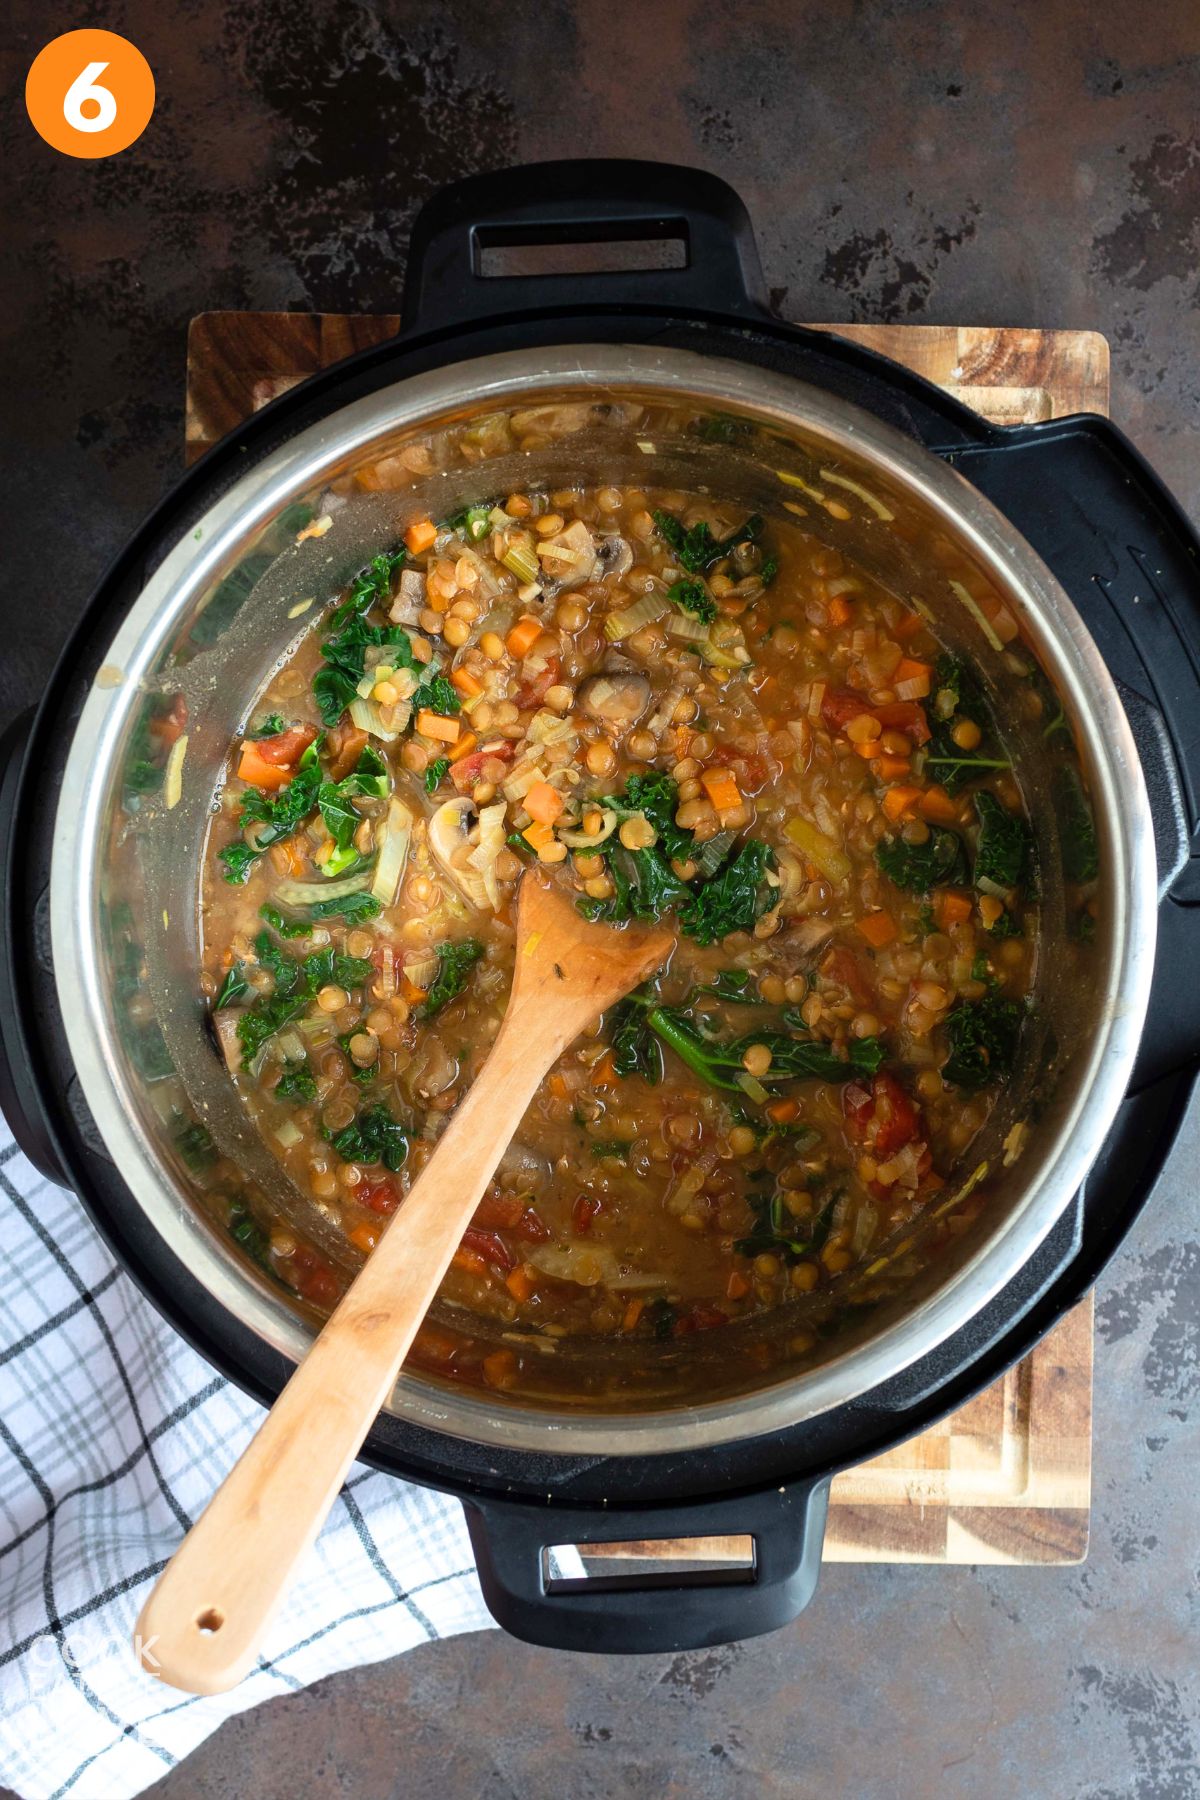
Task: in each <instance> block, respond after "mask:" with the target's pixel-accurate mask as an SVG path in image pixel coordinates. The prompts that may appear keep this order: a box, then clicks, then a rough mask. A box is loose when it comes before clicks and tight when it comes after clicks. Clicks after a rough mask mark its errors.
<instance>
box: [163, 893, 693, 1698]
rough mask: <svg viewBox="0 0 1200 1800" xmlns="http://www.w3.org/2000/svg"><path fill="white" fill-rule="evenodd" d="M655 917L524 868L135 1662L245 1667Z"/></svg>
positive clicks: (171, 1669)
mask: <svg viewBox="0 0 1200 1800" xmlns="http://www.w3.org/2000/svg"><path fill="white" fill-rule="evenodd" d="M674 942H675V938H674V933H673V932H672V931H670V930H669V929H666V928H664V927H662V926H621V927H613V926H606V925H593V924H588V923H587V922H586V921H585V920H584V919H582V918H581V917H580V915H579V913H578V911H577V910H576V908H575V906H574V904H573V903H572V901H571V900H570V899H569V898H568V897H567V895H566V894H564V893H563V892H562V891H561V890H560V889H558V888H556V887H555V886H554V885H553V884H552V882H551V880H550V879H549V877H548V876H547V875H545V874H544V873H543V872H541V871H539V870H531V871H530V872H529V873H528V874H526V875H525V877H524V878H523V880H522V882H521V888H520V892H519V895H518V901H517V940H516V963H515V968H514V973H513V984H512V993H511V995H510V997H509V1002H508V1009H507V1011H506V1012H505V1015H504V1019H503V1022H502V1024H501V1027H500V1031H499V1033H498V1035H497V1037H496V1041H495V1044H494V1045H493V1047H492V1051H491V1054H490V1056H489V1057H488V1059H487V1062H486V1063H485V1064H484V1066H483V1068H482V1070H481V1071H480V1073H479V1075H478V1077H477V1078H476V1080H475V1082H474V1083H473V1085H472V1086H471V1088H470V1090H469V1091H468V1093H467V1095H466V1097H465V1098H464V1099H463V1101H462V1103H461V1104H460V1105H459V1106H458V1107H457V1108H456V1110H455V1112H454V1113H453V1115H452V1117H451V1119H450V1123H449V1124H448V1125H447V1127H446V1129H445V1131H444V1132H443V1134H442V1136H441V1138H440V1140H439V1141H438V1144H437V1147H436V1149H435V1150H434V1152H433V1155H432V1156H431V1157H430V1159H429V1162H428V1163H427V1164H426V1166H425V1168H424V1170H423V1171H422V1173H421V1175H420V1176H419V1177H418V1179H417V1180H416V1181H415V1182H414V1184H413V1186H412V1188H411V1190H410V1191H409V1193H408V1195H407V1196H406V1198H405V1200H404V1204H403V1205H402V1206H401V1207H400V1209H399V1210H398V1212H396V1214H395V1215H394V1216H393V1218H392V1221H391V1223H390V1224H389V1226H388V1228H387V1230H386V1231H385V1233H384V1235H383V1237H382V1238H381V1240H380V1242H379V1244H378V1245H377V1247H376V1249H375V1251H374V1253H373V1254H372V1256H371V1258H370V1260H369V1261H368V1262H367V1263H366V1265H365V1266H364V1268H363V1269H362V1270H361V1271H360V1273H359V1275H358V1277H357V1279H356V1280H355V1281H354V1284H353V1285H352V1286H351V1288H350V1289H349V1290H348V1292H347V1293H346V1294H345V1296H344V1297H343V1299H342V1301H341V1302H340V1304H339V1305H338V1307H337V1310H336V1311H335V1312H334V1313H333V1314H332V1315H331V1316H330V1318H329V1319H328V1321H327V1322H326V1324H325V1327H324V1329H323V1330H322V1332H321V1333H320V1335H319V1337H318V1338H317V1339H316V1341H315V1343H314V1344H313V1346H312V1349H311V1350H310V1351H309V1353H308V1355H307V1356H306V1357H305V1359H304V1361H303V1362H302V1363H301V1364H300V1366H299V1367H298V1368H297V1370H296V1372H295V1374H294V1375H293V1376H292V1378H291V1380H290V1381H289V1382H288V1384H287V1386H286V1387H285V1388H284V1390H283V1392H282V1393H281V1394H280V1396H279V1398H278V1400H276V1402H275V1404H274V1406H273V1407H272V1408H271V1411H270V1412H269V1413H268V1415H267V1417H266V1419H265V1421H264V1423H263V1424H262V1425H261V1426H260V1428H259V1430H258V1432H257V1434H256V1436H255V1437H254V1439H253V1440H252V1442H251V1443H250V1444H249V1445H248V1446H247V1448H246V1449H245V1450H244V1451H243V1453H242V1456H241V1457H240V1459H239V1460H238V1462H237V1463H236V1465H235V1466H234V1468H233V1469H232V1470H231V1471H230V1473H229V1475H228V1476H227V1477H226V1479H225V1481H224V1482H223V1483H222V1485H221V1487H220V1488H219V1489H218V1490H217V1493H216V1494H215V1495H214V1496H213V1499H212V1500H211V1502H210V1503H209V1505H208V1507H207V1509H206V1511H205V1512H204V1513H203V1514H202V1516H201V1517H200V1518H199V1519H198V1520H197V1522H196V1524H195V1525H194V1526H193V1527H192V1529H191V1531H189V1533H188V1534H187V1536H186V1537H185V1538H184V1540H183V1542H182V1544H181V1545H180V1546H179V1548H178V1550H177V1551H176V1552H175V1555H174V1556H173V1557H172V1558H171V1561H170V1562H169V1563H168V1565H167V1567H166V1568H165V1569H164V1570H163V1572H162V1574H161V1575H160V1576H159V1578H158V1581H157V1582H156V1584H155V1586H154V1589H153V1591H152V1592H151V1594H150V1597H149V1599H148V1600H147V1601H146V1604H145V1606H144V1607H143V1608H142V1611H141V1616H140V1617H139V1619H138V1622H137V1626H136V1637H135V1643H136V1644H137V1645H138V1646H139V1647H140V1646H145V1647H146V1648H145V1653H144V1654H143V1657H142V1665H143V1667H144V1668H145V1669H146V1670H147V1673H149V1674H152V1675H156V1676H157V1677H158V1678H159V1679H160V1680H161V1681H166V1682H169V1683H170V1684H171V1686H172V1687H178V1688H183V1689H185V1690H186V1691H187V1692H189V1693H194V1694H218V1693H222V1692H224V1691H225V1690H226V1689H227V1688H231V1687H234V1686H235V1685H236V1684H237V1683H238V1682H239V1681H240V1680H241V1679H242V1677H243V1675H245V1674H246V1673H247V1671H248V1670H249V1668H250V1666H251V1664H252V1663H253V1661H254V1658H255V1656H256V1655H257V1653H258V1648H259V1645H260V1643H261V1641H262V1638H263V1635H264V1633H265V1632H266V1630H267V1628H268V1626H269V1625H270V1623H271V1621H272V1619H273V1618H274V1616H275V1614H276V1612H277V1611H278V1609H279V1607H280V1605H281V1603H282V1601H283V1598H284V1595H285V1594H286V1592H287V1590H288V1587H289V1586H290V1584H291V1581H292V1579H293V1576H294V1575H295V1573H296V1570H297V1568H298V1566H299V1564H300V1562H301V1560H302V1558H303V1556H304V1554H305V1552H306V1551H307V1550H308V1549H309V1548H310V1546H311V1545H312V1543H313V1541H314V1539H315V1538H316V1536H317V1533H318V1532H319V1531H320V1529H321V1526H322V1525H323V1524H324V1522H325V1519H326V1517H327V1515H328V1513H329V1509H330V1507H331V1506H332V1505H333V1502H334V1499H335V1498H336V1495H337V1492H338V1489H339V1488H340V1487H341V1484H342V1481H343V1479H344V1478H345V1475H346V1471H347V1469H348V1468H349V1467H350V1464H351V1463H352V1462H353V1460H354V1458H355V1456H356V1455H357V1454H358V1451H359V1449H360V1448H361V1446H362V1442H363V1439H364V1438H365V1437H366V1435H367V1433H368V1431H369V1430H370V1428H371V1425H372V1423H373V1421H374V1419H375V1416H376V1414H377V1413H378V1411H379V1409H380V1407H381V1406H382V1405H383V1403H384V1402H385V1400H386V1399H387V1397H388V1395H389V1394H390V1393H391V1391H392V1388H393V1386H394V1385H395V1382H396V1378H397V1376H398V1374H399V1372H400V1366H401V1364H402V1363H403V1361H404V1358H405V1357H406V1356H407V1354H408V1351H409V1348H410V1346H411V1344H412V1341H413V1338H414V1336H415V1335H416V1333H417V1330H418V1328H419V1326H420V1324H421V1321H422V1319H423V1318H424V1317H425V1313H426V1311H427V1310H428V1307H429V1305H430V1302H431V1301H432V1300H433V1298H434V1295H435V1294H436V1293H437V1290H438V1287H439V1285H440V1283H441V1280H442V1277H443V1275H444V1274H445V1273H446V1270H447V1268H448V1267H449V1266H450V1260H451V1258H452V1257H453V1255H454V1252H455V1250H456V1249H457V1248H458V1245H459V1241H460V1239H461V1237H462V1234H463V1232H464V1231H465V1229H466V1227H467V1226H468V1225H469V1224H470V1222H471V1218H472V1215H473V1214H474V1211H475V1208H476V1207H477V1205H478V1204H479V1201H480V1199H481V1198H482V1195H483V1191H484V1189H485V1188H486V1186H487V1184H488V1182H489V1181H490V1180H491V1178H492V1175H493V1174H494V1173H495V1170H496V1165H497V1164H498V1163H499V1161H500V1158H501V1156H502V1155H503V1154H504V1151H505V1148H506V1147H507V1145H508V1143H509V1141H510V1140H511V1138H512V1136H513V1133H514V1131H515V1130H516V1127H517V1125H518V1124H519V1122H520V1119H521V1117H522V1115H523V1113H524V1111H525V1108H526V1107H527V1106H528V1105H529V1102H530V1101H531V1100H532V1098H533V1096H534V1094H535V1093H536V1092H537V1089H538V1087H539V1085H540V1084H541V1081H542V1078H543V1076H544V1075H545V1073H546V1071H547V1070H548V1069H549V1068H550V1067H551V1065H552V1064H553V1063H554V1062H555V1061H556V1060H557V1058H558V1057H559V1056H560V1055H561V1054H562V1052H563V1050H565V1049H566V1047H567V1045H568V1044H570V1043H571V1042H572V1041H573V1040H574V1039H575V1038H577V1037H578V1036H579V1034H580V1032H581V1031H583V1030H584V1029H585V1027H586V1026H588V1025H590V1024H591V1023H592V1022H593V1020H594V1019H596V1018H597V1017H598V1016H599V1014H600V1013H602V1012H603V1011H604V1010H605V1009H606V1008H607V1007H610V1006H612V1005H613V1004H614V1003H615V1002H616V1001H617V1000H619V999H621V997H622V996H623V995H625V994H627V993H628V992H629V990H630V989H631V988H633V987H636V986H637V984H638V982H639V981H644V980H645V978H646V977H647V976H648V975H650V974H652V973H653V972H654V970H655V969H657V968H659V967H660V966H661V965H662V963H663V962H665V961H666V958H667V956H668V955H669V954H670V951H671V949H672V947H673V945H674Z"/></svg>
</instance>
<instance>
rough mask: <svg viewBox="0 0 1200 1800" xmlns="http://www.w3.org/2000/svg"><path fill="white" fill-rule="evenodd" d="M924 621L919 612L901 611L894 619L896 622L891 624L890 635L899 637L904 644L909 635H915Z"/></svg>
mask: <svg viewBox="0 0 1200 1800" xmlns="http://www.w3.org/2000/svg"><path fill="white" fill-rule="evenodd" d="M924 623H925V621H924V619H923V618H922V617H921V615H920V613H919V612H906V613H901V615H900V617H899V618H898V619H897V620H896V623H895V624H894V625H893V626H892V636H893V637H894V638H899V640H900V642H901V643H902V644H906V643H907V642H908V640H909V638H910V637H916V635H917V633H918V631H920V629H921V627H922V625H924Z"/></svg>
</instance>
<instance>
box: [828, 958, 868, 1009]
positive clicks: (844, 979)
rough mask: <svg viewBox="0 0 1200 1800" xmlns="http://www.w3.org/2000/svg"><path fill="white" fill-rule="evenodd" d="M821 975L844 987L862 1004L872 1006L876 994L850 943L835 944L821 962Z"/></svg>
mask: <svg viewBox="0 0 1200 1800" xmlns="http://www.w3.org/2000/svg"><path fill="white" fill-rule="evenodd" d="M820 972H821V976H822V978H823V979H824V980H825V981H835V982H836V983H837V984H838V986H839V987H844V988H845V989H846V990H847V992H848V993H849V994H850V995H851V997H852V998H853V999H854V1000H856V1001H857V1002H858V1004H859V1005H860V1006H870V1005H871V1003H872V1002H873V1000H874V998H875V995H874V992H873V990H872V987H871V983H870V981H869V979H868V977H867V975H866V974H865V972H864V970H863V966H862V964H861V962H860V961H859V959H858V957H857V956H856V954H855V952H854V951H853V950H851V949H850V947H849V945H848V944H833V945H831V946H830V948H829V949H828V950H827V951H826V952H825V955H824V956H823V957H822V958H821V962H820Z"/></svg>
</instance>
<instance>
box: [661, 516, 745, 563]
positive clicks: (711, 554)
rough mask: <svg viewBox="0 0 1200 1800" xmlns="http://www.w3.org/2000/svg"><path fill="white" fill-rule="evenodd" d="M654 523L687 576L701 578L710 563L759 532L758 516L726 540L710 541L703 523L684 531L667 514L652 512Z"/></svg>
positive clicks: (676, 521) (711, 536)
mask: <svg viewBox="0 0 1200 1800" xmlns="http://www.w3.org/2000/svg"><path fill="white" fill-rule="evenodd" d="M654 523H655V524H656V525H657V526H658V529H659V531H660V533H661V534H662V536H663V538H664V539H665V540H666V542H667V544H668V545H669V547H670V549H671V550H672V551H673V552H674V554H675V556H676V557H678V559H679V561H680V562H681V563H682V564H683V566H684V568H685V569H686V570H687V571H688V574H689V575H702V574H703V573H704V571H705V570H706V569H711V568H712V566H713V564H714V563H718V562H720V561H721V560H722V559H723V558H724V557H726V556H728V555H729V553H730V551H731V550H734V549H736V547H737V545H738V544H752V543H753V542H754V541H755V540H756V538H757V537H758V536H759V534H760V533H761V531H762V528H763V519H762V515H761V514H760V513H754V514H752V515H751V517H750V518H748V519H747V520H746V523H745V524H744V525H740V526H739V527H738V528H737V530H736V531H731V532H730V534H729V536H728V537H727V538H716V537H714V536H713V534H712V530H711V528H710V527H709V526H708V525H707V524H706V523H704V522H701V523H700V524H699V525H693V526H691V527H690V528H685V527H684V526H683V525H682V524H681V523H680V521H679V520H678V519H676V518H673V517H672V515H671V514H670V513H668V512H656V513H655V514H654Z"/></svg>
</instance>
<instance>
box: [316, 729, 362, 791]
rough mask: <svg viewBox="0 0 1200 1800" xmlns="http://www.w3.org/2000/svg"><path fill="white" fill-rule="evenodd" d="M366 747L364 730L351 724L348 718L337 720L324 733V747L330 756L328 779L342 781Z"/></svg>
mask: <svg viewBox="0 0 1200 1800" xmlns="http://www.w3.org/2000/svg"><path fill="white" fill-rule="evenodd" d="M366 747H367V734H366V732H365V731H360V730H359V729H358V726H357V725H352V724H351V723H350V721H349V719H341V720H339V721H338V723H337V724H336V725H335V726H334V727H333V729H332V731H327V732H326V733H325V748H326V750H327V751H328V753H329V757H330V764H329V779H330V780H331V781H344V780H345V779H346V777H347V775H349V774H350V772H351V770H352V769H353V768H354V766H355V764H356V763H357V762H358V759H359V757H360V756H361V755H362V753H363V751H364V750H365V749H366Z"/></svg>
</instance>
